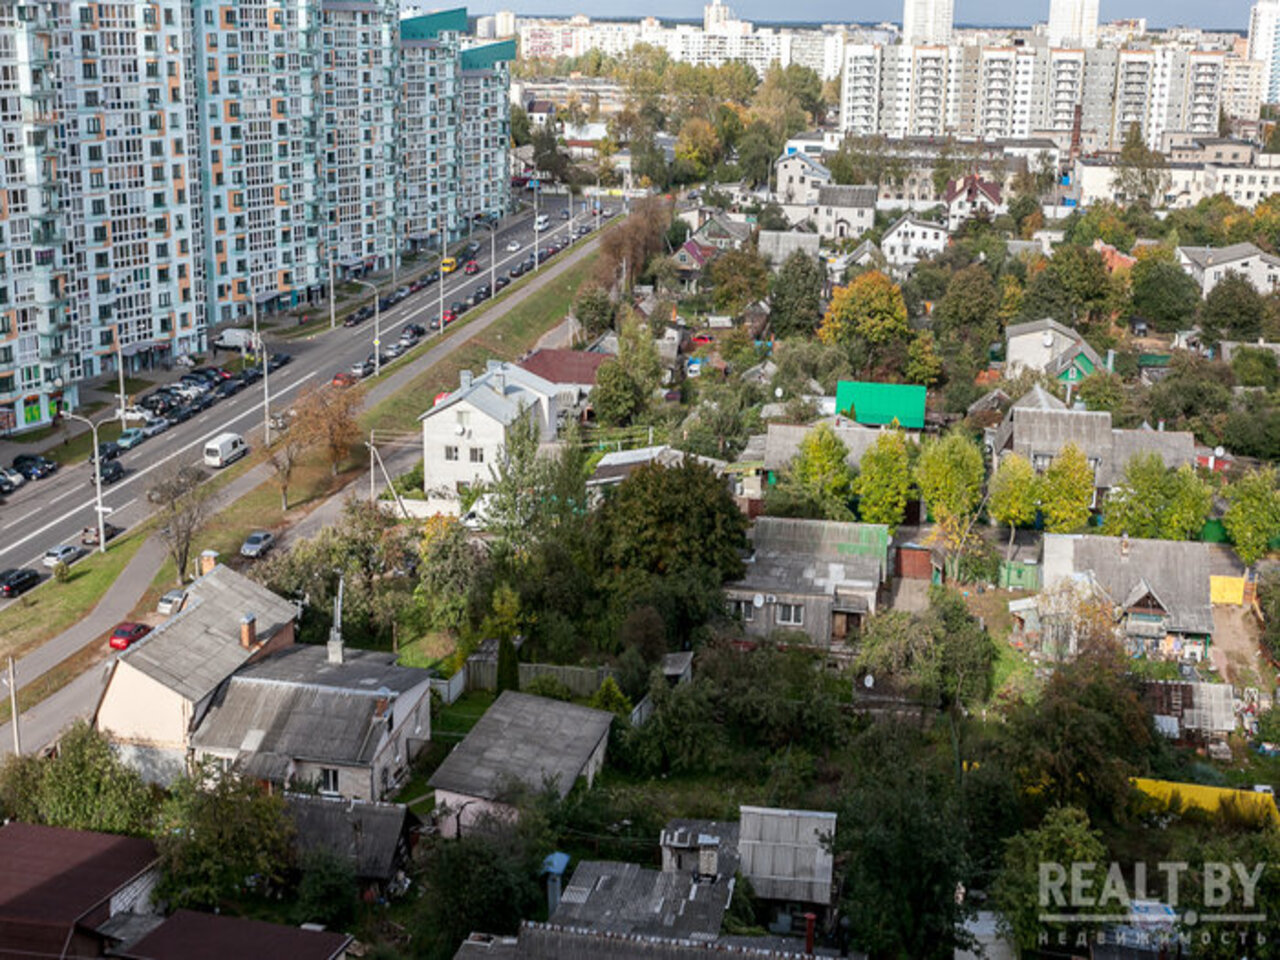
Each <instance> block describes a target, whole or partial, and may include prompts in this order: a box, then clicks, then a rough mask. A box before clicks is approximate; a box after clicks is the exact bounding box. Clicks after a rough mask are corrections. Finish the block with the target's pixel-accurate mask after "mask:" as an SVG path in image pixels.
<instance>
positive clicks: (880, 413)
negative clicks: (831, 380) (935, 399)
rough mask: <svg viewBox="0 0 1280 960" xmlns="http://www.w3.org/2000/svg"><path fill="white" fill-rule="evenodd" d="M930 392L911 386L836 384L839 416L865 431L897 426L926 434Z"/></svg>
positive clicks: (856, 382)
mask: <svg viewBox="0 0 1280 960" xmlns="http://www.w3.org/2000/svg"><path fill="white" fill-rule="evenodd" d="M927 399H928V390H927V389H926V388H924V387H921V386H917V385H916V384H911V383H872V382H869V381H866V380H841V381H840V382H839V383H837V384H836V414H837V415H839V416H842V417H848V418H849V419H851V420H853V422H854V423H858V424H861V425H862V426H864V427H888V426H892V425H894V424H897V425H898V426H899V427H901V428H902V429H904V430H923V429H924V412H925V403H926V401H927Z"/></svg>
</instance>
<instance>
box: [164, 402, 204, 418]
mask: <svg viewBox="0 0 1280 960" xmlns="http://www.w3.org/2000/svg"><path fill="white" fill-rule="evenodd" d="M196 413H197V411H196V408H195V401H192V402H191V403H184V404H183V405H182V406H180V407H174V408H173V409H172V410H170V411H169V412H168V413H167V414H165V418H166V419H167V420H168V421H169V422H170V423H186V422H187V421H188V420H190V419H191V418H192V417H194V416H195V415H196Z"/></svg>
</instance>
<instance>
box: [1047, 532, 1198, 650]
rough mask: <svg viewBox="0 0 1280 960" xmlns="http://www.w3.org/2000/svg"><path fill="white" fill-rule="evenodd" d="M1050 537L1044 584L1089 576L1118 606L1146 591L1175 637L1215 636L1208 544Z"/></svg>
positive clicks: (1137, 597) (1117, 538) (1119, 538)
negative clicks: (1164, 615)
mask: <svg viewBox="0 0 1280 960" xmlns="http://www.w3.org/2000/svg"><path fill="white" fill-rule="evenodd" d="M1123 540H1124V538H1121V537H1095V536H1081V535H1077V534H1046V535H1045V538H1044V586H1045V588H1046V589H1053V587H1055V586H1056V585H1057V584H1059V583H1061V582H1063V581H1065V580H1069V579H1076V578H1079V577H1081V576H1087V577H1088V578H1089V579H1091V580H1092V581H1093V582H1094V583H1095V584H1096V585H1097V586H1098V587H1100V588H1101V589H1102V590H1103V591H1105V592H1106V594H1107V596H1109V597H1110V598H1111V600H1112V602H1113V603H1115V604H1116V605H1118V606H1125V605H1127V604H1132V603H1134V602H1136V600H1137V599H1140V596H1141V594H1143V593H1146V592H1147V591H1148V590H1149V591H1150V592H1152V593H1153V594H1155V596H1156V597H1157V598H1158V600H1159V601H1160V604H1161V606H1162V607H1164V609H1165V611H1166V614H1167V618H1168V627H1169V630H1170V631H1171V632H1173V633H1187V634H1212V633H1213V606H1212V601H1211V600H1210V595H1209V547H1208V544H1204V543H1193V542H1188V541H1175V540H1140V539H1135V538H1132V537H1130V538H1128V553H1127V555H1126V553H1125V550H1124V548H1123V546H1122V544H1123Z"/></svg>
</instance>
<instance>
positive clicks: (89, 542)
mask: <svg viewBox="0 0 1280 960" xmlns="http://www.w3.org/2000/svg"><path fill="white" fill-rule="evenodd" d="M102 532H103V533H104V534H106V537H107V542H110V541H111V540H112V539H114V538H115V537H118V536H120V534H122V533H124V527H117V526H116V525H115V524H114V523H104V524H103V525H102ZM80 543H81V545H82V546H85V547H96V546H97V545H98V528H97V527H96V526H92V527H85V528H84V529H82V530H81V531H80Z"/></svg>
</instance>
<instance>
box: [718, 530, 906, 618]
mask: <svg viewBox="0 0 1280 960" xmlns="http://www.w3.org/2000/svg"><path fill="white" fill-rule="evenodd" d="M751 540H752V545H753V546H754V548H755V552H754V554H753V558H752V560H751V562H749V563H748V564H747V565H746V572H745V574H744V575H743V577H742V579H740V580H735V581H734V582H732V583H729V584H726V587H728V588H730V589H732V590H734V591H737V592H739V593H741V592H743V591H755V592H759V593H765V594H768V593H775V592H781V593H790V594H810V595H816V596H836V595H838V594H843V595H844V596H845V598H846V599H852V597H851V595H854V594H865V593H867V592H871V593H874V592H875V591H876V589H877V588H878V587H879V585H880V583H881V581H883V580H884V579H885V577H886V576H887V575H888V542H889V534H888V528H887V527H886V526H884V525H883V524H875V523H838V522H836V521H834V520H797V519H790V518H783V517H760V518H759V519H758V520H757V521H756V523H755V526H754V528H753V529H752V531H751Z"/></svg>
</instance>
